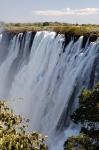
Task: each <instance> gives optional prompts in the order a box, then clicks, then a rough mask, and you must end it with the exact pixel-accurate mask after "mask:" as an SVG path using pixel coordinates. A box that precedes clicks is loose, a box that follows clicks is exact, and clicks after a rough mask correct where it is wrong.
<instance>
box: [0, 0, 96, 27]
mask: <svg viewBox="0 0 99 150" xmlns="http://www.w3.org/2000/svg"><path fill="white" fill-rule="evenodd" d="M0 21H4V22H44V21H58V22H67V23H80V24H82V23H92V24H99V0H0Z"/></svg>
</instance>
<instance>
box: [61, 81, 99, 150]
mask: <svg viewBox="0 0 99 150" xmlns="http://www.w3.org/2000/svg"><path fill="white" fill-rule="evenodd" d="M71 118H72V120H73V121H74V122H75V123H80V124H81V126H82V128H81V134H80V135H79V136H77V137H71V138H69V139H68V140H67V141H66V142H65V145H64V147H65V148H66V147H70V146H71V150H72V149H73V147H75V145H76V149H75V150H78V149H77V147H79V146H81V147H83V148H82V149H83V150H98V149H99V83H98V84H97V85H96V86H95V88H94V89H93V90H92V91H89V90H83V91H82V93H81V95H80V97H79V108H78V109H77V110H76V111H75V112H74V113H73V115H72V116H71ZM82 135H83V136H82ZM77 139H78V140H77ZM78 145H79V146H78ZM86 145H87V146H86ZM68 150H69V149H68ZM73 150H74V149H73Z"/></svg>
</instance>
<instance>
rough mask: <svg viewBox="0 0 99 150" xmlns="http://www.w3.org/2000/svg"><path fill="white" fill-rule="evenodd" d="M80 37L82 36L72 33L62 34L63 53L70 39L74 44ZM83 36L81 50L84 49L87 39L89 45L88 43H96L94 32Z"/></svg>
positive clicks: (96, 36) (96, 35)
mask: <svg viewBox="0 0 99 150" xmlns="http://www.w3.org/2000/svg"><path fill="white" fill-rule="evenodd" d="M80 36H82V35H79V34H78V35H76V34H75V33H72V32H65V33H64V38H65V40H64V43H63V47H64V49H63V52H64V51H65V47H66V46H67V45H68V43H69V42H70V41H71V39H74V42H76V41H77V40H78V39H79V37H80ZM83 36H84V38H83V43H82V48H84V47H85V45H86V43H87V41H88V39H89V43H90V42H94V41H96V40H97V38H98V34H97V33H95V32H92V33H86V34H84V35H83Z"/></svg>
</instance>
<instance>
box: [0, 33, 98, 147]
mask: <svg viewBox="0 0 99 150" xmlns="http://www.w3.org/2000/svg"><path fill="white" fill-rule="evenodd" d="M83 38H84V37H83V36H81V37H79V39H78V40H76V41H75V39H74V38H71V40H70V41H69V42H68V43H67V44H66V45H65V47H64V40H65V37H64V35H62V34H56V33H55V32H48V31H39V32H37V33H32V32H27V33H19V34H18V33H17V34H12V33H1V34H0V97H1V99H7V100H8V101H9V103H10V104H11V107H13V109H14V110H15V111H16V113H18V114H19V113H22V114H24V116H26V117H27V118H29V119H30V130H35V131H37V132H40V133H42V134H44V135H48V137H49V138H48V145H49V147H51V150H52V149H53V150H61V148H60V147H59V144H60V145H62V144H63V142H62V144H61V142H59V141H61V139H65V138H66V137H68V136H69V135H71V134H73V132H74V131H75V125H74V124H73V123H72V122H71V119H70V115H71V114H72V112H73V111H74V110H75V108H76V107H77V106H78V96H79V94H80V93H81V91H82V89H83V88H89V89H91V88H92V87H93V86H94V85H95V83H96V82H98V81H99V39H97V40H96V41H95V42H89V41H90V40H89V39H88V41H86V44H85V46H84V47H83V46H82V45H83ZM65 134H66V136H65ZM75 134H76V133H75ZM57 141H58V144H57ZM54 144H55V145H58V146H57V147H54ZM53 147H54V148H53Z"/></svg>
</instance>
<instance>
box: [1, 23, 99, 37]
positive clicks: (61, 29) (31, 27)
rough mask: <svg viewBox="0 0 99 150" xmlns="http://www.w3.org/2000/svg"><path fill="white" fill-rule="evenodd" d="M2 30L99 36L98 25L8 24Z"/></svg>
mask: <svg viewBox="0 0 99 150" xmlns="http://www.w3.org/2000/svg"><path fill="white" fill-rule="evenodd" d="M3 27H4V30H5V31H8V32H15V33H19V32H25V31H43V30H48V31H55V32H57V33H69V34H72V35H74V36H80V35H89V34H92V35H93V34H94V35H96V36H99V25H90V24H89V25H85V24H83V25H78V24H76V25H75V24H66V23H59V22H54V23H53V22H44V23H8V24H4V25H3Z"/></svg>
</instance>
